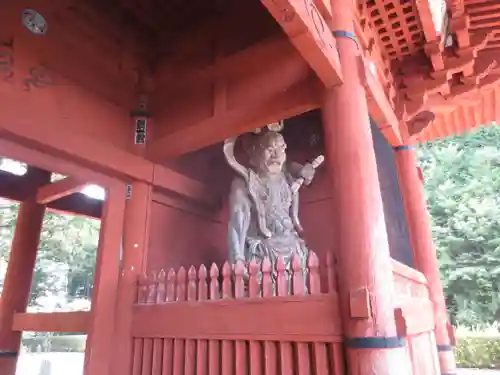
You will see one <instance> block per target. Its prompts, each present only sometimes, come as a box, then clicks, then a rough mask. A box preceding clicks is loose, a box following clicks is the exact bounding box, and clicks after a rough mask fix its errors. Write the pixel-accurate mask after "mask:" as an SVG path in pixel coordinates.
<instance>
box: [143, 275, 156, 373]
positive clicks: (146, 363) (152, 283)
mask: <svg viewBox="0 0 500 375" xmlns="http://www.w3.org/2000/svg"><path fill="white" fill-rule="evenodd" d="M156 276H157V274H156V272H150V273H149V275H148V297H147V300H146V303H147V304H148V305H150V304H154V303H155V302H156V287H157V281H156ZM143 345H144V346H143V349H142V375H151V371H152V366H153V339H150V338H145V339H144V344H143Z"/></svg>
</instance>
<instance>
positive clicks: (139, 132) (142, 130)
mask: <svg viewBox="0 0 500 375" xmlns="http://www.w3.org/2000/svg"><path fill="white" fill-rule="evenodd" d="M147 123H148V120H147V118H146V117H137V118H136V119H135V144H136V145H143V144H145V143H146V126H147Z"/></svg>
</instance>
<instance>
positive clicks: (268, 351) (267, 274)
mask: <svg viewBox="0 0 500 375" xmlns="http://www.w3.org/2000/svg"><path fill="white" fill-rule="evenodd" d="M272 271H273V270H272V264H271V260H269V259H268V258H264V260H263V261H262V297H263V298H269V297H272V296H274V288H273V281H272V276H271V272H272ZM264 367H265V373H266V375H277V374H278V348H277V343H276V342H274V341H265V342H264Z"/></svg>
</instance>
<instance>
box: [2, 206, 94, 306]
mask: <svg viewBox="0 0 500 375" xmlns="http://www.w3.org/2000/svg"><path fill="white" fill-rule="evenodd" d="M18 207H19V205H18V204H16V203H11V202H3V203H1V204H0V212H1V216H0V262H1V261H3V262H7V260H8V254H9V250H10V246H11V242H12V237H13V234H14V230H15V221H16V218H17V211H18ZM99 227H100V223H99V221H98V220H93V219H89V218H83V217H78V216H73V215H61V214H58V213H53V212H47V213H46V214H45V217H44V222H43V229H42V234H41V238H40V246H39V249H38V254H37V261H36V265H35V270H34V274H33V282H32V288H31V296H30V305H31V306H36V305H37V303H38V302H37V301H38V300H39V298H40V297H43V296H50V295H57V294H59V295H60V294H66V296H67V302H71V301H72V300H73V299H76V298H83V299H88V298H89V297H90V293H91V290H92V285H93V277H94V269H95V261H96V252H97V242H98V237H99ZM2 282H3V278H2V276H1V275H0V287H1V286H2Z"/></svg>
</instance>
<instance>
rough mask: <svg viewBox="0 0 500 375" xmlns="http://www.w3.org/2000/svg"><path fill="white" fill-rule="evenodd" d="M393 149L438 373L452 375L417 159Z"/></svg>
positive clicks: (445, 316) (445, 317)
mask: <svg viewBox="0 0 500 375" xmlns="http://www.w3.org/2000/svg"><path fill="white" fill-rule="evenodd" d="M394 150H395V157H396V165H397V169H398V176H399V186H400V189H401V194H402V196H403V202H404V205H405V211H406V220H407V223H408V230H409V232H410V238H411V242H412V248H413V258H414V261H415V267H416V269H417V270H419V271H420V272H422V273H423V274H424V275H425V277H426V278H427V281H428V284H429V294H430V298H431V301H432V302H433V304H434V316H435V319H436V327H435V334H436V342H437V350H438V352H439V364H440V368H441V373H442V374H454V373H455V370H456V363H455V356H454V352H453V346H452V344H451V341H452V340H451V339H450V335H449V332H450V331H449V329H450V328H451V326H450V324H449V321H448V314H447V312H446V304H445V298H444V293H443V285H442V283H441V279H440V278H439V263H438V260H437V255H436V249H435V247H434V243H433V241H432V230H431V225H430V222H429V212H428V211H427V202H426V200H425V195H424V187H423V183H422V180H421V179H420V175H419V171H418V168H417V157H416V155H415V151H414V149H413V147H412V146H400V147H396V148H395V149H394Z"/></svg>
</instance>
